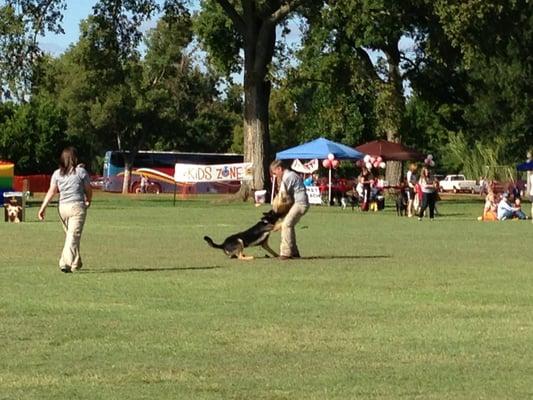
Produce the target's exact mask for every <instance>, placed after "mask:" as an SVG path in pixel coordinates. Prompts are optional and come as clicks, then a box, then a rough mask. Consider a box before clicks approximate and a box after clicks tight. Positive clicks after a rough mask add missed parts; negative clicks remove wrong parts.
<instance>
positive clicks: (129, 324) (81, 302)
mask: <svg viewBox="0 0 533 400" xmlns="http://www.w3.org/2000/svg"><path fill="white" fill-rule="evenodd" d="M481 209H482V203H481V202H480V201H479V200H477V201H474V200H471V199H470V198H468V197H466V196H465V197H461V198H460V200H454V201H443V202H441V203H439V211H440V213H441V214H442V215H441V216H440V217H439V218H437V219H436V220H435V221H429V220H427V219H426V220H423V221H422V222H418V221H417V220H416V219H408V218H398V217H396V215H395V212H393V210H392V209H391V208H387V209H386V210H385V211H384V212H380V213H366V214H363V213H360V212H352V211H351V210H342V209H340V208H338V207H331V208H330V207H314V208H312V209H311V210H310V212H309V213H308V214H307V215H306V216H305V217H304V218H303V219H302V221H301V223H300V224H299V225H298V228H297V235H298V242H299V245H300V250H301V253H302V255H303V256H304V258H303V259H301V260H290V261H279V260H276V259H272V258H265V257H264V251H262V250H260V249H259V248H253V249H251V250H249V251H248V252H247V253H249V254H251V255H255V256H257V257H260V258H258V259H256V260H253V261H249V262H242V261H237V260H230V259H228V258H227V257H225V256H224V255H223V253H222V252H221V251H220V250H215V249H211V248H209V247H208V246H207V245H206V243H205V242H204V241H203V240H202V237H203V236H204V235H205V234H209V235H210V236H211V237H212V238H214V239H215V240H216V241H221V240H222V239H223V238H224V237H225V236H227V235H229V234H231V233H235V232H237V231H239V230H242V229H244V228H247V227H248V226H250V225H251V224H253V223H255V222H256V220H257V219H258V216H259V213H260V212H261V211H266V210H267V207H266V206H265V207H262V208H259V209H258V208H254V207H253V206H251V205H250V204H242V203H228V202H222V201H217V202H213V201H212V198H200V199H195V200H187V201H185V200H180V201H178V203H177V205H176V207H173V206H172V199H171V198H170V197H164V196H161V197H136V198H135V197H122V196H119V195H104V194H101V193H97V195H96V198H95V202H94V204H93V206H92V207H91V209H90V211H89V216H88V220H87V225H86V229H85V233H84V237H83V241H82V254H83V256H84V269H83V270H82V271H80V272H79V273H74V274H62V273H61V272H59V269H58V267H57V260H58V257H59V253H60V250H61V247H62V244H63V232H62V230H61V227H60V225H59V223H58V216H57V211H56V209H55V208H53V207H52V208H49V209H48V219H47V221H45V222H37V220H36V213H37V208H35V207H34V208H29V209H28V221H27V222H26V223H23V224H18V225H14V224H5V223H0V236H1V238H2V242H1V243H2V244H1V248H0V399H2V400H4V399H10V400H12V399H39V400H45V399H91V400H93V399H291V400H292V399H306V400H309V399H465V400H466V399H468V400H471V399H531V398H533V290H532V288H533V252H532V246H531V243H532V239H533V224H531V221H516V222H515V221H509V222H502V223H483V222H478V221H476V217H477V215H479V214H480V213H481ZM525 209H526V210H527V211H528V212H529V204H526V205H525ZM271 244H272V247H273V248H277V247H278V245H279V234H278V233H276V234H274V235H273V237H272V239H271Z"/></svg>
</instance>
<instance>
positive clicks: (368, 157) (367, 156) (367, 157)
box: [363, 154, 370, 163]
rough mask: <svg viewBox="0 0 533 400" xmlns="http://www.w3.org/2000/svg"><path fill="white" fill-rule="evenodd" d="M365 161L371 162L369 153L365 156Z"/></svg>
mask: <svg viewBox="0 0 533 400" xmlns="http://www.w3.org/2000/svg"><path fill="white" fill-rule="evenodd" d="M363 161H364V162H366V163H367V162H370V156H369V155H368V154H367V155H366V156H365V157H364V158H363Z"/></svg>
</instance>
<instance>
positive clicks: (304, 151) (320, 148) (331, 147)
mask: <svg viewBox="0 0 533 400" xmlns="http://www.w3.org/2000/svg"><path fill="white" fill-rule="evenodd" d="M329 154H333V155H334V156H335V158H336V159H337V160H360V159H361V158H363V157H364V156H365V155H364V154H363V153H361V152H360V151H357V150H354V149H352V148H351V147H349V146H346V145H344V144H341V143H337V142H333V141H331V140H328V139H325V138H318V139H315V140H312V141H310V142H307V143H304V144H301V145H299V146H296V147H291V148H290V149H287V150H283V151H280V152H278V153H276V158H277V159H278V160H294V159H297V158H299V159H302V160H312V159H314V158H318V159H326V158H328V155H329Z"/></svg>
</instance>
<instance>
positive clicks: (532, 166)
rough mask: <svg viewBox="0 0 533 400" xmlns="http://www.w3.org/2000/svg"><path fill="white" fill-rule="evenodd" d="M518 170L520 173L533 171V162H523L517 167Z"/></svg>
mask: <svg viewBox="0 0 533 400" xmlns="http://www.w3.org/2000/svg"><path fill="white" fill-rule="evenodd" d="M516 169H517V170H518V171H533V160H531V161H526V162H523V163H522V164H518V165H517V166H516Z"/></svg>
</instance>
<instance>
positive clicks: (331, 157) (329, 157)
mask: <svg viewBox="0 0 533 400" xmlns="http://www.w3.org/2000/svg"><path fill="white" fill-rule="evenodd" d="M334 159H335V154H333V153H329V154H328V160H330V161H332V160H334Z"/></svg>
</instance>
